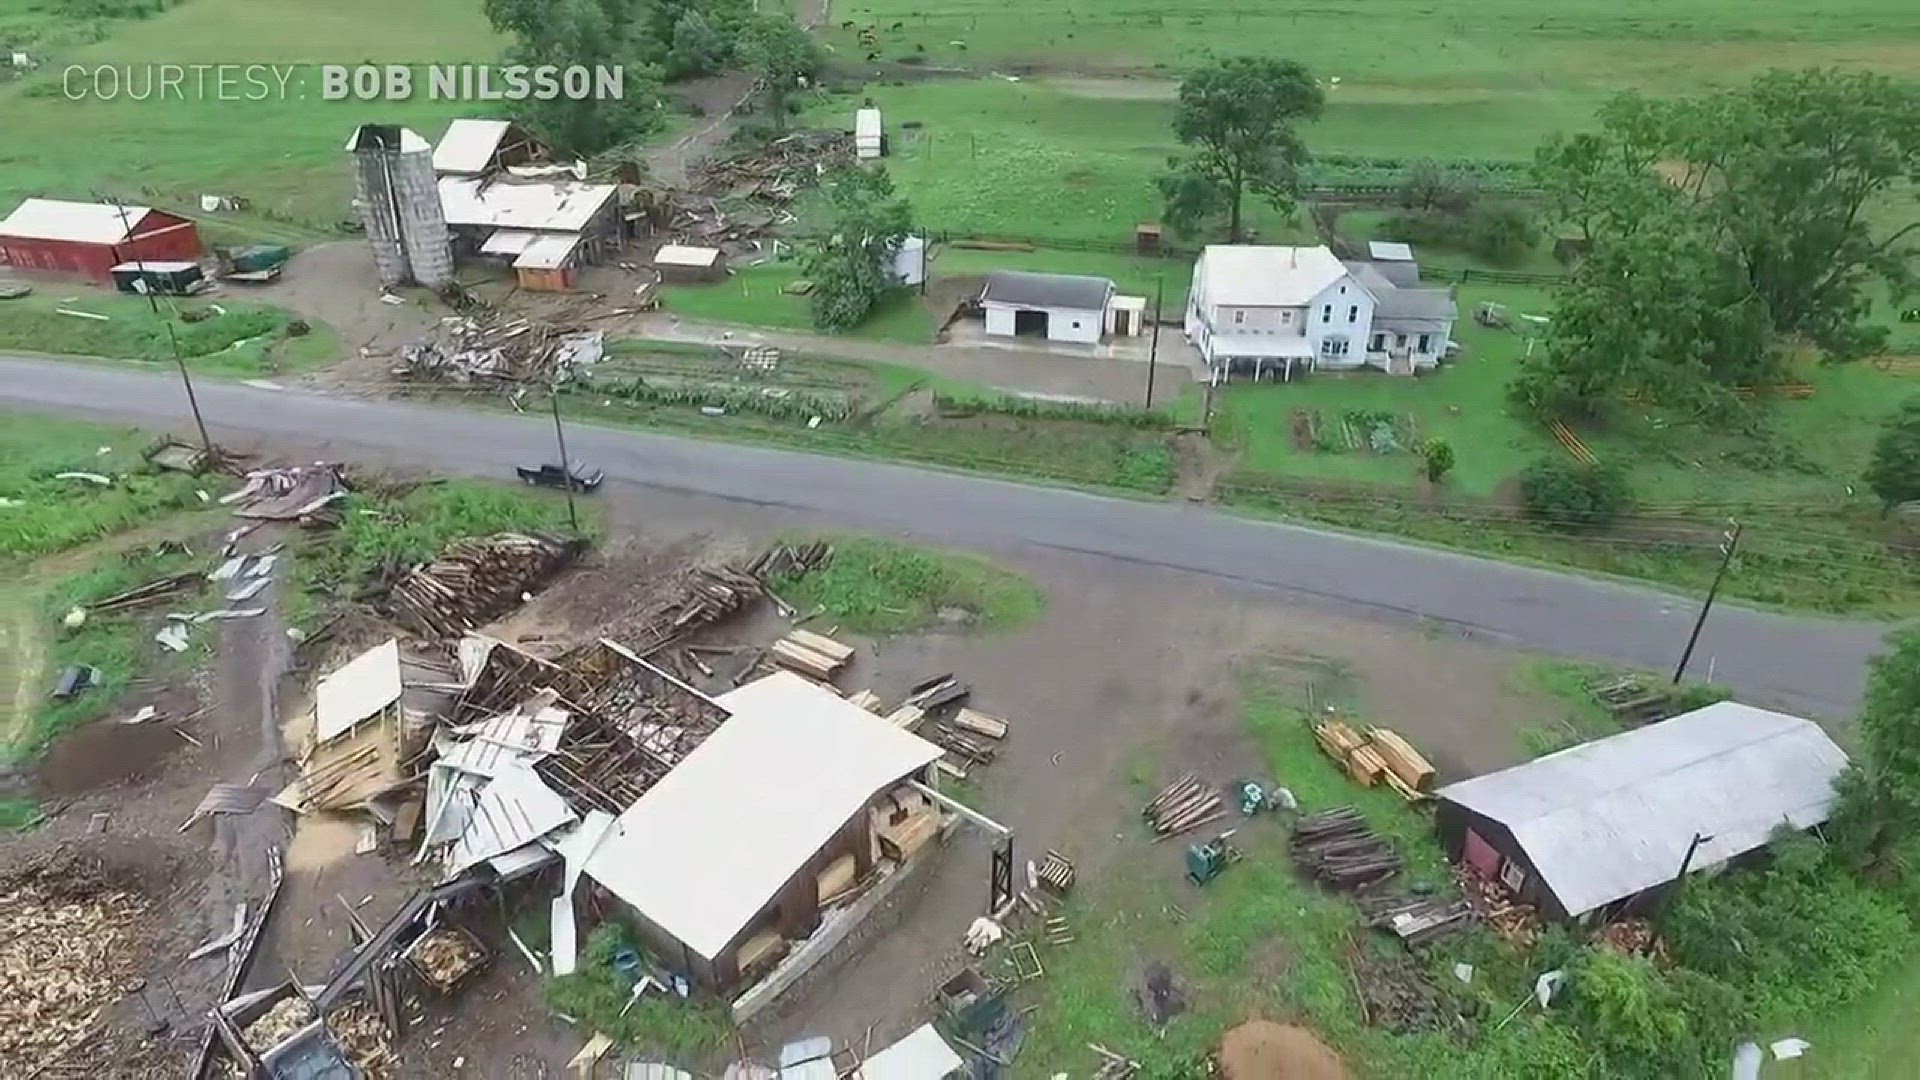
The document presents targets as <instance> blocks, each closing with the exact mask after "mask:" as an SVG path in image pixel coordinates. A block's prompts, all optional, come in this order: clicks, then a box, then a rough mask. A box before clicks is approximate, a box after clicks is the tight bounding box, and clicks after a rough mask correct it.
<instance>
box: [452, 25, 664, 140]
mask: <svg viewBox="0 0 1920 1080" xmlns="http://www.w3.org/2000/svg"><path fill="white" fill-rule="evenodd" d="M482 9H483V10H484V11H485V13H486V16H487V20H488V21H489V22H491V23H492V24H493V27H494V29H496V30H499V31H500V32H502V33H505V34H508V35H511V36H512V38H513V44H512V45H511V46H509V48H508V50H507V56H508V58H509V59H510V60H511V61H513V62H514V63H517V64H527V65H531V66H538V65H543V64H551V65H555V66H561V67H564V66H567V65H571V64H580V65H587V66H609V67H619V68H621V69H622V70H623V72H624V76H623V83H624V86H623V93H622V96H621V97H619V98H617V99H586V100H577V101H576V100H567V99H565V98H555V99H553V100H550V101H540V100H536V99H532V98H529V99H527V100H525V101H519V102H515V103H514V110H515V114H516V116H517V117H518V118H519V119H520V120H522V121H524V122H525V123H527V125H528V126H530V127H532V128H533V129H534V130H536V131H538V132H539V133H540V134H541V135H543V136H544V137H545V138H546V139H547V140H548V141H550V142H552V143H553V144H554V145H555V146H556V147H557V148H559V149H561V150H563V151H567V152H570V153H575V154H593V153H597V152H599V151H601V150H605V149H607V148H609V147H613V146H618V145H620V144H621V143H623V142H628V141H630V140H632V139H635V138H637V137H639V136H641V135H644V134H646V133H647V132H648V131H651V130H653V129H654V128H655V127H658V126H659V124H660V123H661V115H662V114H661V108H660V93H659V72H658V69H656V68H655V67H654V66H653V65H652V64H651V63H649V62H648V60H647V54H648V52H649V51H650V49H649V46H648V42H649V41H650V40H651V39H650V38H649V37H648V36H647V34H646V33H645V26H644V22H643V21H642V20H641V18H640V15H641V14H642V7H641V5H638V4H636V3H634V2H633V0H484V3H483V5H482Z"/></svg>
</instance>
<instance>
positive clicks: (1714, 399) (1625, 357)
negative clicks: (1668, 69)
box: [1509, 207, 1782, 419]
mask: <svg viewBox="0 0 1920 1080" xmlns="http://www.w3.org/2000/svg"><path fill="white" fill-rule="evenodd" d="M1655 221H1661V222H1664V224H1663V225H1655V224H1654V222H1655ZM1557 299H1558V302H1557V303H1556V305H1555V307H1554V311H1553V318H1552V322H1551V323H1549V324H1548V327H1547V331H1546V336H1545V340H1544V341H1543V343H1542V344H1543V345H1544V347H1543V348H1540V349H1537V350H1535V351H1534V353H1533V354H1532V355H1530V356H1528V357H1526V358H1525V359H1523V360H1522V361H1521V364H1520V373H1519V375H1518V376H1517V377H1516V378H1515V379H1514V380H1513V382H1512V384H1511V385H1510V387H1509V390H1510V395H1509V396H1510V399H1511V401H1512V403H1513V404H1514V405H1515V406H1516V407H1517V408H1518V409H1520V410H1521V411H1523V412H1526V413H1529V414H1532V415H1535V416H1539V417H1542V418H1549V419H1550V418H1554V417H1573V416H1588V415H1593V414H1595V413H1597V412H1599V411H1601V409H1602V407H1603V406H1604V405H1605V404H1606V403H1608V402H1610V401H1612V400H1614V399H1615V398H1616V397H1618V396H1620V395H1623V394H1638V395H1641V396H1643V397H1645V398H1647V399H1649V400H1653V401H1657V402H1660V403H1661V404H1663V405H1667V406H1671V407H1675V408H1682V409H1688V410H1691V411H1694V412H1698V413H1705V412H1711V411H1714V410H1717V409H1724V408H1726V407H1728V406H1730V405H1731V404H1732V402H1733V400H1734V398H1733V396H1732V391H1731V387H1732V386H1733V385H1735V384H1739V383H1761V382H1766V381H1768V380H1770V379H1773V378H1774V377H1775V375H1776V373H1777V371H1778V370H1779V367H1780V365H1781V363H1782V360H1781V357H1780V354H1779V352H1778V350H1777V349H1775V348H1773V346H1772V344H1771V340H1770V334H1769V331H1768V327H1767V320H1766V312H1765V311H1764V310H1763V308H1762V305H1761V304H1760V303H1759V301H1758V299H1757V298H1756V297H1754V296H1753V295H1752V292H1751V290H1749V289H1748V288H1747V287H1746V285H1745V283H1744V282H1743V281H1742V280H1741V278H1740V276H1739V274H1738V272H1737V271H1736V270H1735V268H1734V267H1732V266H1731V265H1730V264H1729V263H1728V262H1727V261H1726V260H1725V259H1723V258H1721V257H1720V256H1719V254H1718V253H1717V252H1716V251H1715V250H1714V249H1713V247H1712V244H1711V242H1710V240H1709V239H1708V238H1707V237H1705V236H1703V235H1702V234H1701V233H1700V231H1699V230H1698V229H1697V228H1696V227H1694V226H1693V225H1692V224H1691V223H1690V222H1689V220H1688V219H1687V217H1686V216H1685V215H1684V214H1682V213H1679V212H1677V211H1676V210H1675V208H1672V207H1669V209H1668V212H1667V213H1665V214H1663V215H1660V216H1658V217H1655V216H1652V215H1649V216H1646V217H1643V218H1641V219H1640V227H1637V228H1635V229H1634V230H1632V231H1619V232H1615V231H1604V232H1602V233H1600V234H1599V237H1598V239H1596V241H1595V243H1594V247H1593V249H1592V251H1591V252H1589V254H1588V255H1587V257H1586V259H1585V260H1584V261H1582V262H1581V264H1580V265H1579V266H1578V267H1576V268H1575V270H1574V272H1573V274H1572V276H1570V277H1569V278H1568V279H1567V281H1566V282H1565V283H1564V284H1563V285H1562V286H1561V288H1560V291H1559V295H1558V298H1557Z"/></svg>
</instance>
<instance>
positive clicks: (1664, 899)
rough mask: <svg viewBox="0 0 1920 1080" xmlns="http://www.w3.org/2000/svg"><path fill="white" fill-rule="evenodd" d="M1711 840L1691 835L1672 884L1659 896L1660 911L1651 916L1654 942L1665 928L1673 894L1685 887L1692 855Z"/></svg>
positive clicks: (1704, 836) (1696, 834)
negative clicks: (1691, 837)
mask: <svg viewBox="0 0 1920 1080" xmlns="http://www.w3.org/2000/svg"><path fill="white" fill-rule="evenodd" d="M1712 839H1713V837H1712V836H1710V835H1708V834H1707V833H1703V832H1696V833H1694V834H1693V839H1692V840H1691V841H1690V842H1689V843H1688V844H1687V853H1686V855H1684V856H1682V857H1681V859H1680V872H1679V873H1677V874H1675V875H1674V876H1673V884H1672V885H1669V886H1668V887H1667V891H1666V892H1664V893H1662V894H1661V895H1660V910H1659V911H1657V912H1655V913H1654V916H1653V936H1654V940H1655V941H1658V940H1659V938H1660V933H1661V931H1662V930H1664V929H1665V928H1666V922H1667V909H1668V908H1670V907H1672V906H1673V897H1674V894H1676V893H1678V892H1679V891H1680V890H1681V889H1682V888H1684V887H1685V886H1686V881H1687V871H1688V870H1691V869H1693V856H1694V854H1695V853H1697V852H1698V851H1699V850H1700V845H1701V844H1704V843H1707V842H1708V841H1710V840H1712Z"/></svg>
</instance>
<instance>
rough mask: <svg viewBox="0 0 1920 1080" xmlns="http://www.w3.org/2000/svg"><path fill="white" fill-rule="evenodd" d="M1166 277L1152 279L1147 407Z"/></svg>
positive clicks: (1155, 358)
mask: <svg viewBox="0 0 1920 1080" xmlns="http://www.w3.org/2000/svg"><path fill="white" fill-rule="evenodd" d="M1166 291H1167V279H1166V278H1164V277H1157V278H1154V279H1153V337H1152V338H1151V339H1149V341H1148V344H1147V408H1149V409H1151V408H1153V369H1154V367H1155V366H1157V364H1158V362H1159V359H1160V301H1161V300H1163V299H1165V297H1166Z"/></svg>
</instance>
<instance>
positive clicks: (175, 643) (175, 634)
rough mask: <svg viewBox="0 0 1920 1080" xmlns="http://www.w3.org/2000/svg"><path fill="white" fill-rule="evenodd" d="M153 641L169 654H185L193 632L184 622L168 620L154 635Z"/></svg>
mask: <svg viewBox="0 0 1920 1080" xmlns="http://www.w3.org/2000/svg"><path fill="white" fill-rule="evenodd" d="M153 640H155V641H157V642H159V643H160V646H161V648H164V649H167V650H169V651H171V652H186V651H187V646H188V645H189V644H191V643H192V641H193V631H192V630H191V629H190V628H189V624H187V623H185V622H179V621H174V620H169V621H168V622H167V624H166V625H165V626H162V627H161V628H160V629H159V630H158V631H156V632H155V633H154V635H153Z"/></svg>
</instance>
